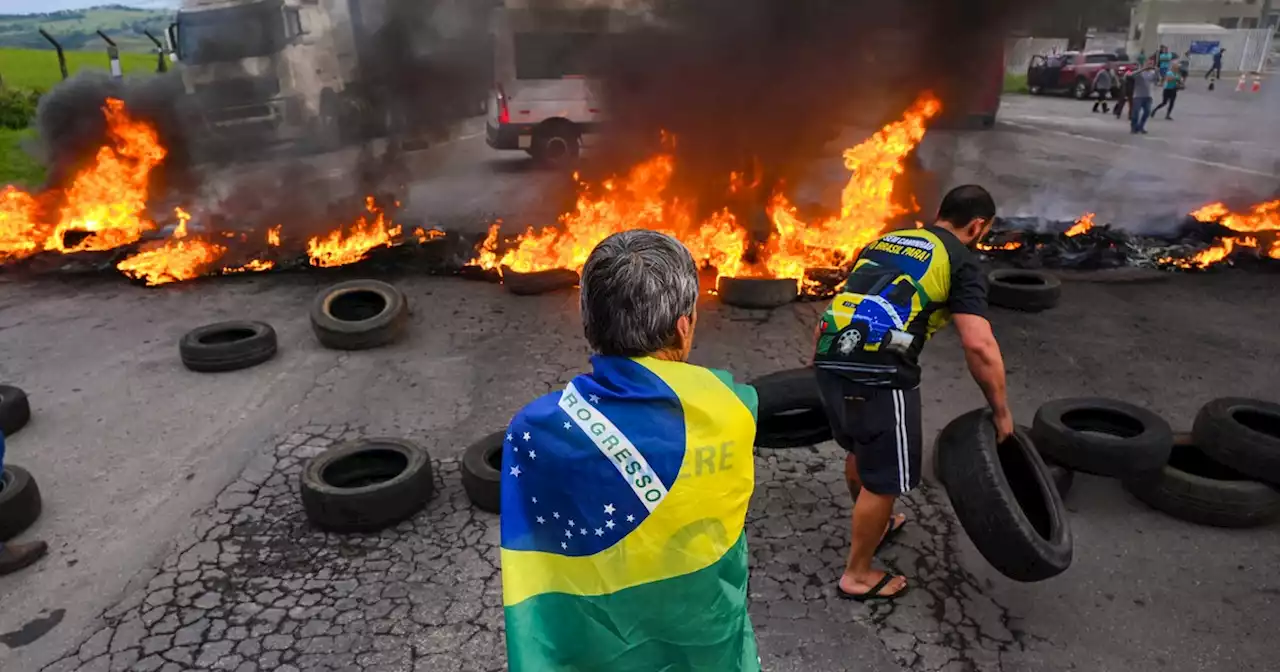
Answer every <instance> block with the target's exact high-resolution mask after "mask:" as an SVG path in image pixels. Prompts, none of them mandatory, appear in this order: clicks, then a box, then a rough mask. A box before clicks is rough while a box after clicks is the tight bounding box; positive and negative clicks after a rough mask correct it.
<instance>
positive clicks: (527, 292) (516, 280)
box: [502, 266, 579, 296]
mask: <svg viewBox="0 0 1280 672" xmlns="http://www.w3.org/2000/svg"><path fill="white" fill-rule="evenodd" d="M578 280H579V277H578V273H577V271H571V270H569V269H567V268H553V269H551V270H549V271H535V272H533V273H518V272H516V271H513V270H511V269H510V268H507V267H506V266H503V267H502V286H503V287H506V288H507V291H508V292H511V293H512V294H515V295H516V296H533V295H536V294H547V293H550V292H555V291H559V290H561V289H569V288H571V287H573V286H574V285H577V284H578Z"/></svg>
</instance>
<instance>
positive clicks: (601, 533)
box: [596, 527, 604, 537]
mask: <svg viewBox="0 0 1280 672" xmlns="http://www.w3.org/2000/svg"><path fill="white" fill-rule="evenodd" d="M596 536H597V537H603V536H604V530H602V529H600V528H598V527H597V528H596Z"/></svg>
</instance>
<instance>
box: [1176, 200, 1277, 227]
mask: <svg viewBox="0 0 1280 672" xmlns="http://www.w3.org/2000/svg"><path fill="white" fill-rule="evenodd" d="M1191 216H1192V217H1194V218H1196V219H1197V220H1199V221H1201V222H1218V223H1219V224H1221V225H1223V226H1225V227H1227V228H1228V229H1231V230H1232V231H1239V232H1241V233H1256V232H1259V231H1280V200H1275V201H1268V202H1266V203H1259V204H1258V205H1255V206H1253V207H1252V208H1250V209H1249V211H1248V212H1231V210H1229V209H1228V208H1227V206H1226V205H1224V204H1222V203H1210V204H1209V205H1206V206H1204V207H1203V208H1200V209H1199V210H1196V211H1195V212H1193V213H1191Z"/></svg>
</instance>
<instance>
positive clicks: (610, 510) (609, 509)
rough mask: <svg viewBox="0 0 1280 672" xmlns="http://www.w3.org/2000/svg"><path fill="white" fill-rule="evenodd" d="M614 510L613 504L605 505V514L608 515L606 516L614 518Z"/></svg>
mask: <svg viewBox="0 0 1280 672" xmlns="http://www.w3.org/2000/svg"><path fill="white" fill-rule="evenodd" d="M614 510H615V509H614V508H613V505H612V504H605V505H604V513H605V515H606V516H612V515H613V512H614Z"/></svg>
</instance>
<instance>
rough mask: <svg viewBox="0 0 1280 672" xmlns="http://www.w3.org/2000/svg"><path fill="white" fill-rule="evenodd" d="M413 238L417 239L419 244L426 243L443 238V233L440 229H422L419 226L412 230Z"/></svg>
mask: <svg viewBox="0 0 1280 672" xmlns="http://www.w3.org/2000/svg"><path fill="white" fill-rule="evenodd" d="M413 236H414V237H415V238H417V239H418V242H419V243H426V242H427V241H429V240H435V239H437V238H444V237H445V232H444V231H441V230H440V229H424V228H422V227H421V226H419V227H417V228H415V229H414V230H413Z"/></svg>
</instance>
